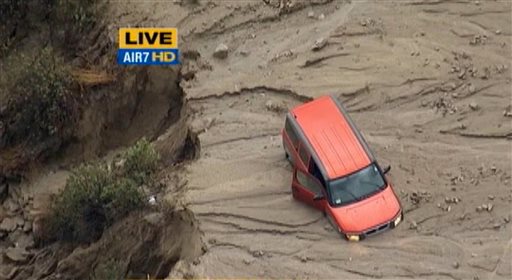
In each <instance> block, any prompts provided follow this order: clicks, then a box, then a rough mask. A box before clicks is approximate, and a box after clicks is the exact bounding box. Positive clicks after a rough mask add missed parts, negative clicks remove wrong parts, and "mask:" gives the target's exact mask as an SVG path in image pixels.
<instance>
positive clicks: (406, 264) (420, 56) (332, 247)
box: [137, 1, 512, 279]
mask: <svg viewBox="0 0 512 280" xmlns="http://www.w3.org/2000/svg"><path fill="white" fill-rule="evenodd" d="M184 2H186V1H184ZM270 2H272V1H270ZM316 2H319V1H316ZM137 5H138V8H139V9H145V8H147V9H149V7H146V6H145V5H144V4H137ZM174 9H176V10H178V11H181V9H183V10H184V11H187V13H186V16H183V18H182V19H180V20H179V21H178V23H177V26H178V28H180V32H181V34H182V36H183V39H182V41H181V43H180V44H181V47H182V49H185V50H193V51H197V52H198V53H199V54H200V56H199V58H196V59H195V60H188V61H187V62H185V66H184V71H187V70H188V71H191V73H192V74H193V77H194V78H192V79H190V80H188V81H183V82H182V86H183V87H184V91H185V93H186V95H187V98H188V102H189V105H190V106H191V110H192V116H191V122H192V128H193V130H194V131H196V132H197V133H199V139H200V143H201V154H200V158H199V159H198V160H197V161H195V162H193V163H190V164H189V165H188V167H187V174H186V177H187V179H188V195H187V202H188V203H189V205H190V208H191V210H192V211H193V212H194V213H195V215H196V217H197V218H198V220H199V222H200V226H201V229H202V230H203V231H204V234H205V236H204V242H205V243H206V244H207V246H208V252H207V253H206V254H205V255H203V256H202V257H201V258H200V262H199V264H197V265H194V266H192V267H191V268H190V269H191V270H190V271H191V273H192V274H195V275H197V276H201V277H205V276H207V277H272V278H273V277H278V278H284V277H300V278H302V277H310V278H326V279H327V278H328V279H333V278H350V279H354V278H401V277H404V278H421V279H468V278H470V279H471V278H474V277H475V279H476V277H478V278H479V279H508V278H510V277H511V266H510V263H511V255H510V252H511V231H510V223H509V221H510V209H511V200H512V196H511V195H512V194H511V188H510V186H511V185H510V172H511V171H510V170H511V169H510V167H511V157H510V152H511V146H510V138H511V135H512V134H511V133H512V129H511V119H510V113H508V112H510V98H511V90H510V88H511V87H510V81H511V76H510V66H511V65H510V61H511V49H510V46H511V43H512V42H511V37H510V36H511V35H512V33H511V32H512V30H511V18H510V12H511V2H509V1H457V2H454V1H452V2H449V1H417V2H416V1H415V2H413V1H395V2H392V1H385V2H382V3H379V4H375V3H373V2H366V1H352V3H346V2H341V1H334V2H330V3H326V4H315V1H312V4H311V5H310V4H307V3H300V4H297V6H295V7H292V8H291V9H288V10H286V9H282V10H278V9H277V8H275V7H273V6H271V5H266V4H265V3H263V2H256V1H253V2H250V1H249V2H243V3H241V2H228V1H224V2H216V3H215V4H213V3H208V4H207V3H201V5H200V6H187V5H181V6H180V5H175V6H173V7H172V8H169V7H163V6H162V7H159V5H153V7H152V8H151V11H155V13H153V14H152V16H150V17H151V19H148V20H147V23H151V24H157V25H165V24H169V22H168V20H167V19H165V18H168V17H167V15H168V14H171V13H174ZM180 14H181V15H183V13H180ZM308 14H309V15H311V14H312V15H313V16H312V17H310V16H308ZM143 23H146V22H143ZM322 38H323V39H324V40H327V44H326V45H325V46H323V47H322V48H321V49H320V50H318V51H312V47H313V44H314V42H315V41H316V40H319V41H321V40H320V39H322ZM221 43H222V44H225V45H226V46H228V48H229V51H228V56H227V58H225V59H219V58H215V57H213V53H214V51H215V49H216V47H217V46H218V45H219V44H221ZM189 74H190V73H189ZM327 93H330V94H335V95H337V96H338V97H339V98H340V99H341V100H342V101H343V102H344V104H345V105H346V106H347V107H348V109H349V111H350V112H351V115H352V116H353V118H354V120H355V122H356V124H357V125H358V126H359V127H360V128H361V130H362V131H363V134H364V135H365V137H366V138H367V140H368V142H369V144H370V146H371V147H372V148H373V150H374V151H375V153H376V155H377V157H378V159H379V160H380V161H381V163H382V164H385V163H389V164H391V165H392V171H391V179H392V181H393V183H394V185H395V189H396V191H397V193H398V194H399V196H400V199H401V202H402V204H403V206H404V208H405V213H406V215H405V221H404V222H403V224H401V225H400V226H399V227H398V228H397V229H395V230H391V231H388V232H386V233H383V234H380V235H378V236H375V237H373V238H369V239H367V240H365V241H364V242H360V243H357V244H354V243H348V242H346V241H344V240H342V239H341V238H340V236H339V235H338V234H337V233H336V232H334V231H333V230H331V227H330V226H329V224H328V222H327V220H326V219H325V218H324V217H323V216H322V214H321V213H319V212H317V211H315V210H313V209H311V208H308V207H306V206H305V205H302V204H300V203H298V202H296V201H294V200H292V197H291V193H290V183H291V168H290V166H289V164H288V163H287V162H286V160H285V159H284V154H283V150H282V147H281V139H280V136H279V132H280V129H281V127H282V125H283V121H284V110H286V108H290V107H292V106H294V105H297V104H299V103H301V102H304V101H305V100H307V98H309V97H313V98H314V97H317V96H320V95H322V94H327Z"/></svg>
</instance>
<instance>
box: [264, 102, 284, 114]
mask: <svg viewBox="0 0 512 280" xmlns="http://www.w3.org/2000/svg"><path fill="white" fill-rule="evenodd" d="M265 107H266V108H267V110H269V111H272V112H276V113H279V112H285V111H286V110H287V108H286V106H283V105H282V104H278V103H275V102H273V101H272V100H269V101H267V103H265Z"/></svg>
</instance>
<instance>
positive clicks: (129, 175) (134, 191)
mask: <svg viewBox="0 0 512 280" xmlns="http://www.w3.org/2000/svg"><path fill="white" fill-rule="evenodd" d="M158 158H159V155H158V153H157V152H156V151H155V149H154V147H153V146H152V145H151V143H149V142H148V141H146V140H145V139H143V140H141V141H139V142H137V143H136V144H135V145H134V146H133V147H131V148H129V149H128V150H127V151H126V152H125V153H123V155H122V159H121V160H122V161H124V162H125V165H124V166H121V167H119V169H115V168H114V169H113V168H111V167H110V166H109V165H106V164H98V163H97V164H88V165H82V166H80V167H78V168H76V169H75V170H73V172H72V174H71V175H70V177H69V178H68V180H67V182H66V186H65V187H64V189H63V190H62V191H61V192H60V193H59V194H58V195H57V196H56V197H55V198H54V200H53V204H52V208H51V210H52V211H51V213H50V216H49V217H48V220H49V231H50V234H49V235H50V238H53V239H62V240H74V241H78V242H89V241H93V240H96V239H97V238H99V237H100V236H101V234H102V233H103V231H104V229H105V228H106V227H108V226H110V225H111V224H113V223H114V222H115V221H117V220H119V219H120V218H122V217H124V216H126V215H127V214H128V213H130V212H131V211H133V210H136V209H139V208H140V207H142V206H143V205H144V194H143V192H142V190H141V185H143V184H146V185H147V184H149V183H151V182H152V180H151V178H152V176H153V174H154V172H155V171H156V167H157V161H158Z"/></svg>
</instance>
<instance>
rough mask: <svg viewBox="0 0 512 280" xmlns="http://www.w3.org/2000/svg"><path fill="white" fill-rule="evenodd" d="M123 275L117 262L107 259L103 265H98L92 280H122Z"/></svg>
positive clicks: (121, 268)
mask: <svg viewBox="0 0 512 280" xmlns="http://www.w3.org/2000/svg"><path fill="white" fill-rule="evenodd" d="M124 276H125V273H124V270H123V267H122V265H121V264H120V262H119V261H116V260H113V259H109V260H108V261H106V262H104V263H99V264H98V265H97V266H96V268H95V269H94V275H93V277H92V279H97V280H122V279H125V277H124Z"/></svg>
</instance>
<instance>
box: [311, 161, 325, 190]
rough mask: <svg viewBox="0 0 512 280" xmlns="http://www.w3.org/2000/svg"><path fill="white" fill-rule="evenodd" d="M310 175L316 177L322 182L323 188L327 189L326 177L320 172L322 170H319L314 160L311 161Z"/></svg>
mask: <svg viewBox="0 0 512 280" xmlns="http://www.w3.org/2000/svg"><path fill="white" fill-rule="evenodd" d="M309 173H310V174H311V175H313V176H315V178H317V179H318V181H320V183H322V186H323V187H324V188H325V181H324V177H323V176H322V173H321V172H320V168H318V165H317V164H316V162H315V160H314V159H311V160H310V161H309Z"/></svg>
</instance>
